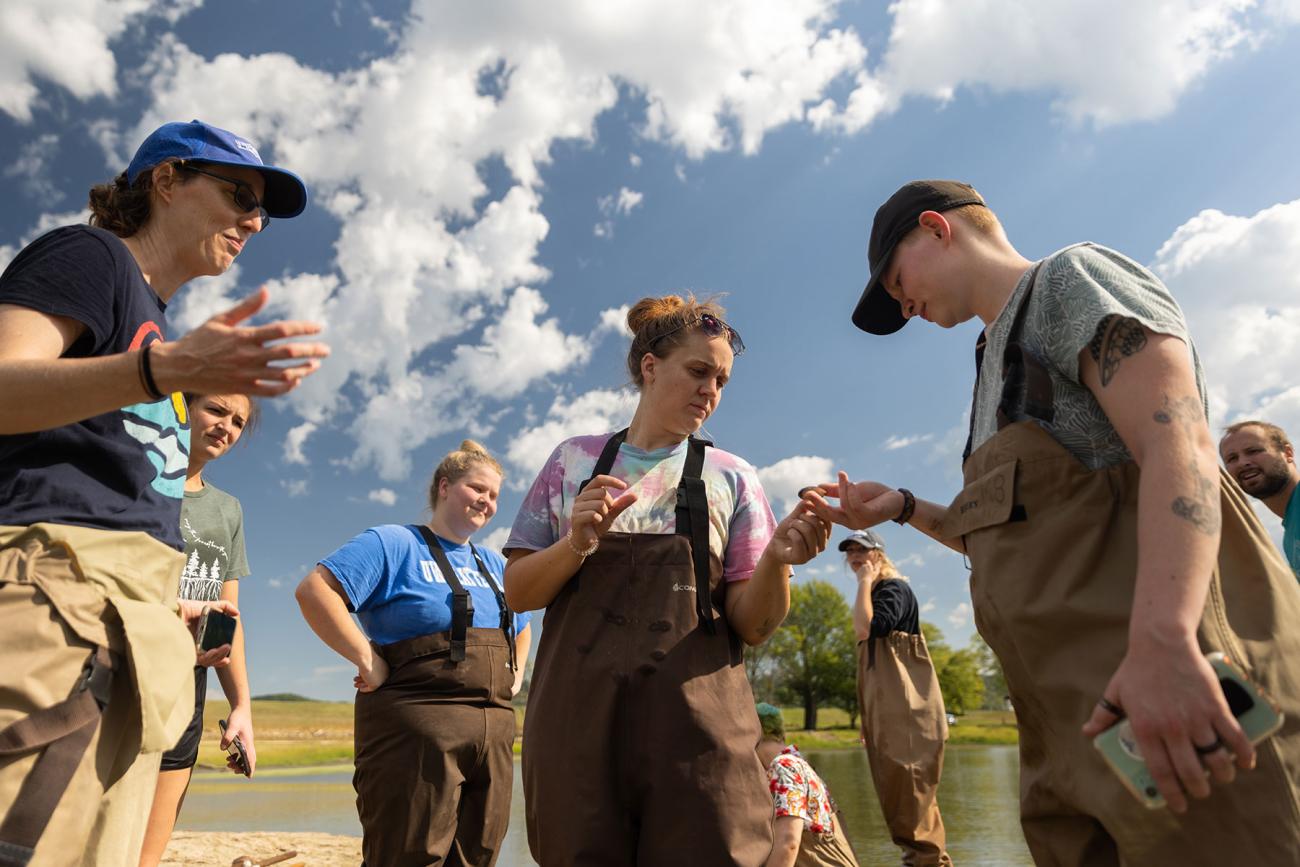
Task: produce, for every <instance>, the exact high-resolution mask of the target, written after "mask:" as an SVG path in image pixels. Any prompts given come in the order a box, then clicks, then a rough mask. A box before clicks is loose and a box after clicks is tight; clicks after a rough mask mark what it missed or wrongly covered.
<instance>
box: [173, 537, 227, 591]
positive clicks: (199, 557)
mask: <svg viewBox="0 0 1300 867" xmlns="http://www.w3.org/2000/svg"><path fill="white" fill-rule="evenodd" d="M181 535H182V536H183V537H184V538H185V543H186V547H191V546H192V549H193V550H191V551H190V556H189V559H188V560H186V561H185V569H184V570H183V571H182V572H181V589H180V593H179V595H180V598H181V599H195V600H198V601H200V602H213V601H215V600H217V599H220V598H221V583H222V581H223V580H224V579H225V575H226V570H227V569H228V568H229V566H230V555H229V554H228V553H227V552H226V546H225V545H222V544H221V543H219V542H213V541H211V540H210V539H204V538H203V537H202V536H200V535H199V534H198V532H197V531H196V530H195V529H194V527H193V526H191V524H190V522H189V519H188V518H185V517H182V518H181Z"/></svg>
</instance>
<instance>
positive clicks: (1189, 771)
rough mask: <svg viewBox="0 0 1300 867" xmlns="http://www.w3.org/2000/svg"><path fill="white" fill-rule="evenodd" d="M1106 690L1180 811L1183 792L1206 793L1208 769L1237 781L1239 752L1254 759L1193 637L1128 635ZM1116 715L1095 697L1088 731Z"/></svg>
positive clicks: (1245, 761)
mask: <svg viewBox="0 0 1300 867" xmlns="http://www.w3.org/2000/svg"><path fill="white" fill-rule="evenodd" d="M1102 697H1103V698H1104V699H1105V701H1106V702H1107V703H1108V704H1109V705H1110V706H1111V707H1115V708H1119V709H1122V710H1123V712H1124V714H1125V715H1126V716H1127V717H1128V720H1129V725H1131V726H1132V728H1133V734H1134V736H1136V737H1137V741H1138V748H1139V749H1140V750H1141V751H1142V758H1143V759H1144V760H1145V761H1146V764H1147V767H1148V768H1149V769H1150V770H1151V776H1152V778H1153V779H1154V780H1155V782H1156V786H1157V787H1158V788H1159V789H1160V794H1162V795H1164V797H1165V801H1167V802H1168V804H1169V808H1170V809H1171V810H1173V811H1174V812H1175V813H1182V812H1184V811H1185V810H1186V809H1187V797H1186V795H1191V796H1192V797H1194V798H1206V797H1209V794H1210V779H1209V778H1210V777H1212V778H1213V779H1214V781H1215V782H1216V783H1230V782H1232V779H1233V777H1234V776H1235V774H1236V772H1235V769H1234V767H1233V757H1234V756H1235V757H1236V767H1238V768H1241V769H1242V770H1249V769H1250V768H1253V767H1254V766H1255V748H1254V747H1253V746H1251V743H1250V740H1249V739H1248V738H1247V737H1246V733H1245V732H1243V731H1242V730H1241V726H1240V725H1238V724H1237V721H1236V720H1235V719H1234V718H1233V716H1232V712H1231V711H1230V710H1229V709H1228V703H1227V701H1225V700H1224V698H1223V691H1222V690H1221V689H1220V687H1219V680H1218V678H1217V677H1216V676H1215V674H1214V669H1213V668H1211V667H1210V664H1209V663H1208V662H1206V661H1205V657H1204V656H1202V655H1201V651H1200V648H1199V647H1198V646H1197V644H1196V639H1195V637H1191V638H1183V639H1179V640H1175V641H1164V640H1162V639H1161V638H1160V637H1159V636H1155V635H1150V636H1148V637H1146V638H1144V639H1141V640H1140V641H1132V640H1131V641H1130V644H1129V650H1128V653H1127V654H1126V655H1125V657H1124V660H1123V661H1122V662H1121V663H1120V666H1119V669H1118V670H1116V672H1115V675H1114V676H1113V677H1112V678H1111V679H1110V683H1108V684H1107V685H1106V689H1105V691H1104V693H1103V696H1102ZM1119 719H1120V717H1119V716H1118V715H1116V714H1115V713H1113V712H1112V711H1111V710H1108V709H1107V707H1106V706H1105V705H1103V704H1101V703H1098V705H1097V706H1096V707H1095V708H1094V709H1093V712H1092V717H1091V718H1090V719H1089V720H1088V722H1087V723H1085V724H1084V726H1083V734H1084V736H1085V737H1088V738H1094V737H1096V736H1097V735H1099V734H1101V733H1102V732H1103V731H1105V730H1106V729H1108V728H1110V727H1111V726H1112V725H1114V724H1115V723H1116V722H1118V721H1119ZM1216 744H1218V745H1219V746H1218V748H1217V749H1213V750H1209V751H1207V750H1208V748H1209V747H1212V746H1214V745H1216ZM1198 747H1199V748H1200V749H1199V750H1198V749H1197V748H1198ZM1198 752H1199V753H1200V754H1199V755H1198ZM1207 770H1208V772H1209V774H1208V776H1207V773H1206V772H1207Z"/></svg>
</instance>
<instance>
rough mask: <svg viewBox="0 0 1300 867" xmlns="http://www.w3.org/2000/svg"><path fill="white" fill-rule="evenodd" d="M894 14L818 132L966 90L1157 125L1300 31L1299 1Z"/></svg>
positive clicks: (1185, 0)
mask: <svg viewBox="0 0 1300 867" xmlns="http://www.w3.org/2000/svg"><path fill="white" fill-rule="evenodd" d="M889 8H890V13H891V14H892V16H893V22H892V27H891V30H890V33H889V38H888V44H887V47H886V49H885V52H884V57H883V59H882V60H881V62H880V63H879V64H878V65H877V66H876V67H875V68H874V69H872V70H865V69H863V70H859V71H857V72H856V73H855V85H854V88H853V90H852V92H851V95H850V96H849V98H848V99H847V101H846V102H845V104H844V105H843V107H840V106H837V105H835V104H834V103H831V102H824V103H822V104H821V105H819V106H817V107H816V108H815V109H813V110H812V111H810V112H809V118H810V120H811V121H812V122H813V123H814V124H815V125H816V126H818V127H836V128H840V129H845V130H848V131H856V130H859V129H862V128H863V127H865V126H866V125H868V124H869V123H871V122H872V121H873V120H875V119H876V118H877V117H879V116H880V115H881V114H882V113H886V112H889V111H893V110H894V109H896V108H897V106H898V105H899V103H900V102H901V101H902V100H903V99H905V98H907V97H918V96H919V97H928V98H931V99H935V100H938V101H940V102H946V101H948V100H951V99H953V97H954V96H955V95H956V94H957V92H958V91H960V90H963V89H966V90H990V91H994V92H1026V91H1028V92H1039V93H1044V94H1048V95H1050V96H1051V97H1052V98H1053V105H1054V107H1055V109H1056V110H1057V111H1058V112H1060V113H1061V114H1062V115H1063V116H1064V117H1066V118H1067V119H1069V120H1071V121H1074V122H1080V121H1089V122H1092V123H1095V124H1097V125H1099V126H1104V125H1110V124H1116V123H1124V122H1131V121H1141V120H1152V119H1155V118H1159V117H1162V116H1164V115H1166V114H1168V113H1169V112H1170V111H1172V110H1173V108H1174V106H1175V105H1176V104H1177V102H1178V100H1179V98H1180V97H1182V95H1183V94H1184V93H1186V92H1187V91H1188V89H1189V88H1191V87H1194V86H1195V85H1196V84H1197V82H1199V81H1201V80H1202V79H1203V78H1204V77H1205V76H1206V74H1207V73H1208V72H1209V71H1210V70H1212V69H1213V68H1214V67H1215V66H1216V65H1219V64H1221V63H1223V62H1224V61H1226V60H1227V59H1229V58H1231V57H1233V56H1234V55H1236V54H1238V53H1240V52H1242V51H1245V50H1249V49H1250V48H1251V47H1253V46H1254V45H1256V44H1258V43H1259V42H1260V41H1261V40H1262V39H1264V38H1267V36H1268V35H1269V34H1270V33H1271V32H1272V31H1273V30H1275V29H1276V28H1278V27H1281V26H1288V25H1291V24H1294V23H1295V22H1296V21H1297V20H1300V15H1298V14H1297V13H1296V4H1295V3H1294V2H1292V0H1271V2H1270V0H1265V2H1262V3H1261V2H1256V0H1170V2H1165V3H1130V2H1127V0H1101V2H1098V3H1088V4H1080V3H1075V2H1071V0H1040V2H1036V3H1019V2H1010V0H897V2H895V3H893V4H891V6H890V7H889ZM1010 20H1014V22H1015V25H1014V26H1008V23H1007V22H1008V21H1010Z"/></svg>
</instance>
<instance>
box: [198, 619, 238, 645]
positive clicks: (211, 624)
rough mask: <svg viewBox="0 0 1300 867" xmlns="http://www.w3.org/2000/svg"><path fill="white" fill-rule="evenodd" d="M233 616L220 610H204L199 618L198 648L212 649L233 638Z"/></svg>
mask: <svg viewBox="0 0 1300 867" xmlns="http://www.w3.org/2000/svg"><path fill="white" fill-rule="evenodd" d="M235 622H236V621H235V618H233V617H231V616H230V615H229V614H224V613H222V612H220V611H205V612H203V616H202V618H201V619H200V620H199V645H198V646H199V650H200V651H204V650H212V649H213V648H215V647H220V646H221V645H223V644H230V643H231V642H233V641H234V640H235Z"/></svg>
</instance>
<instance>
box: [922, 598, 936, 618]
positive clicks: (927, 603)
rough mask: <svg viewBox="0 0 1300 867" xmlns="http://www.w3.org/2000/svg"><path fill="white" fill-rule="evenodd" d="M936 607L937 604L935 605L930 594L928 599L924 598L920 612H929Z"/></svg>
mask: <svg viewBox="0 0 1300 867" xmlns="http://www.w3.org/2000/svg"><path fill="white" fill-rule="evenodd" d="M936 607H937V606H936V604H935V601H934V597H933V596H931V597H930V598H929V599H927V600H925V602H924V604H922V605H921V613H922V614H929V613H930V612H931V611H933V610H934V609H935V608H936Z"/></svg>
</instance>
